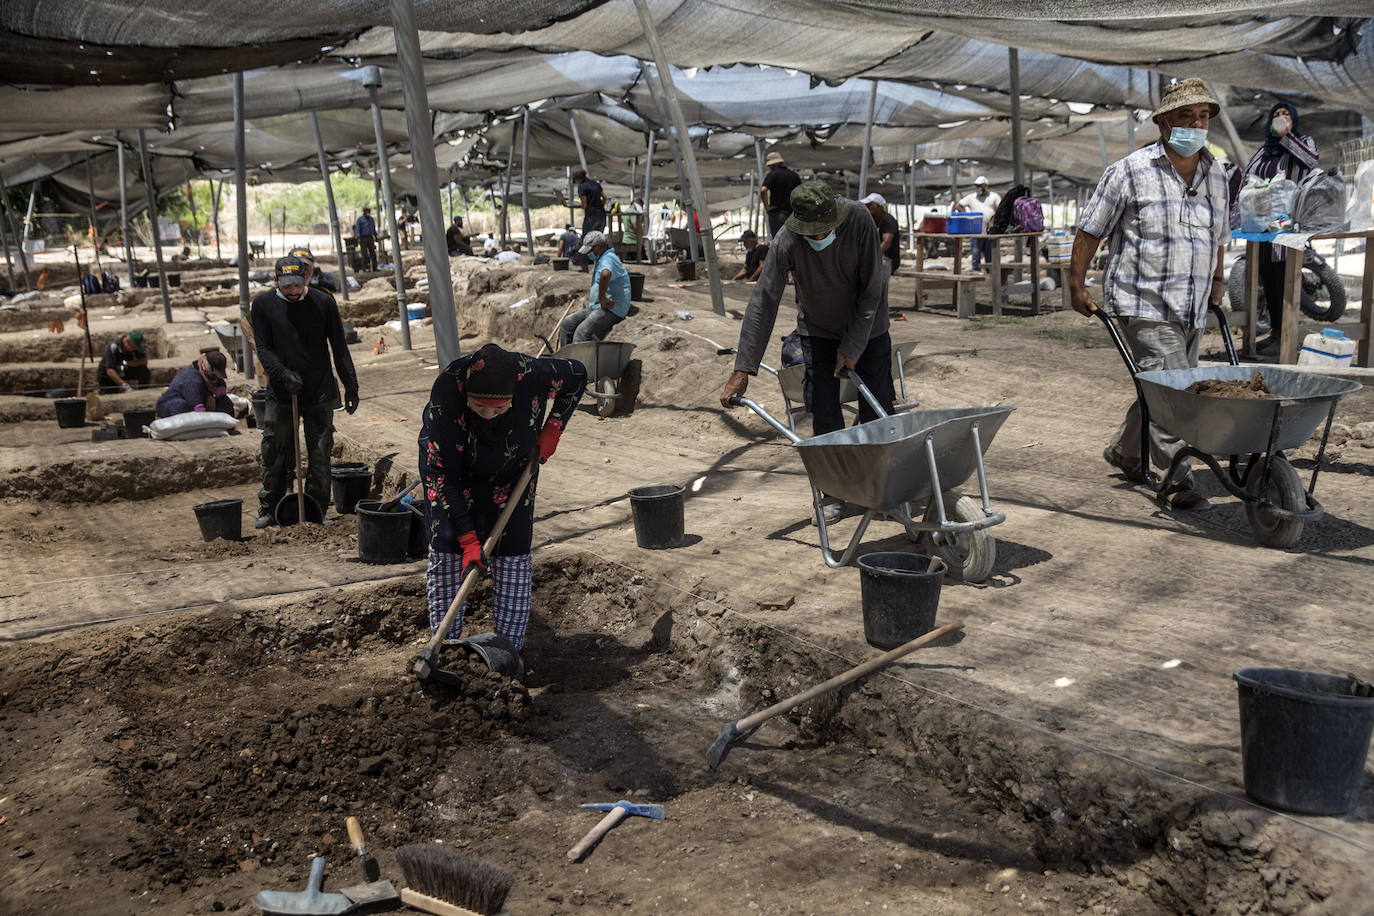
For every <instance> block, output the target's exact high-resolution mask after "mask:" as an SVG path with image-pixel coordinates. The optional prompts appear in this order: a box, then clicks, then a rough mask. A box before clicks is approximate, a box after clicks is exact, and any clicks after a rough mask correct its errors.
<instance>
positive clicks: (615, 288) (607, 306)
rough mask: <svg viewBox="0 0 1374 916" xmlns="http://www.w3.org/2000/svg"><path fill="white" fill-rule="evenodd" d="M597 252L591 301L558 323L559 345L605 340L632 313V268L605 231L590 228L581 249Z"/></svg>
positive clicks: (583, 251) (582, 250) (583, 252)
mask: <svg viewBox="0 0 1374 916" xmlns="http://www.w3.org/2000/svg"><path fill="white" fill-rule="evenodd" d="M578 251H579V252H580V253H582V254H587V253H588V252H590V253H592V254H594V255H596V265H595V266H594V267H593V268H592V288H591V291H590V293H589V294H588V305H587V307H586V308H584V309H582V310H581V311H579V312H573V313H572V314H571V315H569V316H568V317H567V318H564V319H563V323H562V324H561V325H559V326H558V345H559V346H561V347H566V346H567V345H568V344H570V343H582V342H583V341H587V340H605V339H606V335H607V334H609V333H610V332H611V328H613V327H615V326H616V325H618V324H620V322H622V321H624V320H625V316H626V315H628V314H630V272H629V271H628V270H626V269H625V265H624V264H622V263H621V261H620V257H619V255H617V254H616V253H615V249H614V248H612V247H611V243H610V241H609V240H608V239H607V238H606V233H604V232H588V233H587V235H586V236H585V237H584V238H583V240H582V247H581V248H579V249H578Z"/></svg>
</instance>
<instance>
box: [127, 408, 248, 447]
mask: <svg viewBox="0 0 1374 916" xmlns="http://www.w3.org/2000/svg"><path fill="white" fill-rule="evenodd" d="M238 425H239V421H238V420H236V419H234V418H233V417H231V416H229V414H227V413H219V412H218V411H211V410H207V411H203V412H196V411H193V412H191V413H179V414H177V415H176V416H174V417H163V418H162V419H161V420H154V421H153V422H152V423H151V424H149V425H148V427H147V430H148V435H149V436H150V437H151V438H153V439H162V440H169V439H204V438H206V437H207V436H227V435H229V430H231V429H234V428H235V427H237V426H238Z"/></svg>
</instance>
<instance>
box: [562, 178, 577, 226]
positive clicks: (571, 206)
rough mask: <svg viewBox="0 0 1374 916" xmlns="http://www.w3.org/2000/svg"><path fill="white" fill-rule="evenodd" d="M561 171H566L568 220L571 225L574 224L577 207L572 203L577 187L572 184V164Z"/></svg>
mask: <svg viewBox="0 0 1374 916" xmlns="http://www.w3.org/2000/svg"><path fill="white" fill-rule="evenodd" d="M563 171H564V172H565V173H566V177H567V179H568V222H569V223H570V224H571V225H573V226H576V225H577V208H576V207H575V206H574V204H575V203H576V202H577V189H576V188H575V187H574V186H573V180H572V166H570V165H569V166H565V167H564V169H563Z"/></svg>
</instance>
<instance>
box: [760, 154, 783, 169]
mask: <svg viewBox="0 0 1374 916" xmlns="http://www.w3.org/2000/svg"><path fill="white" fill-rule="evenodd" d="M763 164H764V165H766V166H768V167H769V168H772V167H773V166H775V165H782V164H783V162H782V153H779V152H776V151H774V152H771V153H769V154H768V156H767V158H765V159H764V160H763Z"/></svg>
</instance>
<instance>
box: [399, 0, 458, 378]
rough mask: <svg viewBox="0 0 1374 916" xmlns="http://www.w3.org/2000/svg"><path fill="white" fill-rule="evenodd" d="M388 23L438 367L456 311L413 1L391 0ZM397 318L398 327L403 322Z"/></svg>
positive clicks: (448, 357) (452, 344) (452, 354)
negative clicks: (411, 168)
mask: <svg viewBox="0 0 1374 916" xmlns="http://www.w3.org/2000/svg"><path fill="white" fill-rule="evenodd" d="M391 27H392V30H393V31H394V32H395V33H396V63H397V65H398V66H399V68H400V71H401V88H402V90H404V94H405V103H406V129H407V131H408V132H409V134H410V158H411V162H413V163H414V169H415V193H416V196H418V197H419V199H420V226H421V232H423V233H424V244H425V275H426V277H428V278H429V311H430V316H431V318H432V320H433V325H434V349H435V352H436V354H437V355H438V358H439V365H441V366H447V365H448V364H449V363H451V362H453V361H454V360H455V359H457V358H458V354H459V345H458V312H457V309H456V308H454V304H453V276H452V273H451V272H450V270H449V261H448V241H447V239H446V238H445V236H444V211H443V209H442V208H441V207H440V206H439V166H438V164H437V163H435V161H434V131H433V128H432V127H431V124H432V116H431V113H430V110H429V93H428V91H427V90H426V89H425V72H424V58H422V57H421V56H420V34H419V33H418V32H417V31H416V30H415V5H414V3H413V2H412V0H391ZM404 317H405V316H402V326H403V327H408V326H409V325H408V323H407V322H405V320H404Z"/></svg>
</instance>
